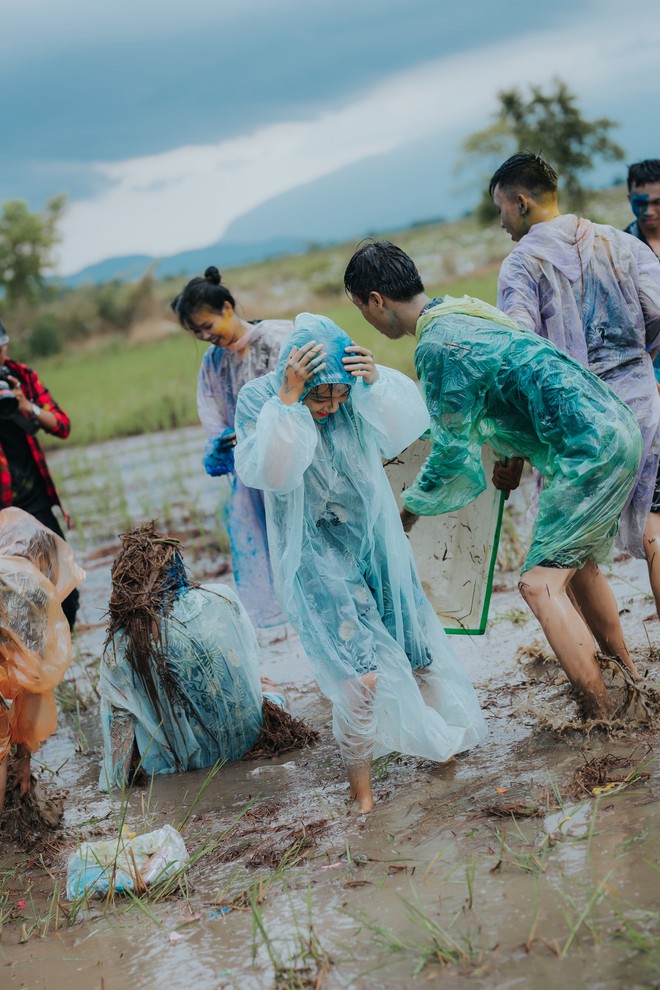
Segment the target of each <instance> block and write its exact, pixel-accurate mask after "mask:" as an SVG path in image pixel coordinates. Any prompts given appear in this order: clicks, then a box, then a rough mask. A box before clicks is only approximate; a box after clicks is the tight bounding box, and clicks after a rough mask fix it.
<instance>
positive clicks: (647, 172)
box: [628, 158, 660, 192]
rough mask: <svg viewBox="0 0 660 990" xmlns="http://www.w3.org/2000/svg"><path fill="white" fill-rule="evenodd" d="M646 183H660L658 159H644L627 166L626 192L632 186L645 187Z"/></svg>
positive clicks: (659, 161) (659, 159)
mask: <svg viewBox="0 0 660 990" xmlns="http://www.w3.org/2000/svg"><path fill="white" fill-rule="evenodd" d="M647 182H660V158H645V159H644V161H642V162H634V164H633V165H629V166H628V192H630V190H631V189H632V187H633V186H645V185H646V183H647Z"/></svg>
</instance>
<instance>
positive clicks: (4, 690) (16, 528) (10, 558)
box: [0, 508, 85, 760]
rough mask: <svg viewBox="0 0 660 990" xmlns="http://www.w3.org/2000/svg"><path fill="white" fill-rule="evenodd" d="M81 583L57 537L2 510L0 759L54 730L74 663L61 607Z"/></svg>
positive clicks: (31, 520)
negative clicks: (58, 691)
mask: <svg viewBox="0 0 660 990" xmlns="http://www.w3.org/2000/svg"><path fill="white" fill-rule="evenodd" d="M84 577H85V572H84V571H83V570H82V568H80V567H78V565H77V564H76V562H75V560H74V557H73V551H72V549H71V547H70V546H68V544H67V543H66V542H65V541H64V540H62V539H61V538H60V537H59V536H56V535H55V534H54V533H51V531H50V530H49V529H47V528H46V527H45V526H43V525H42V524H41V523H40V522H37V520H36V519H35V518H34V517H33V516H31V515H29V514H28V513H27V512H23V510H22V509H15V508H9V509H3V510H2V511H0V760H2V759H4V757H5V756H6V755H7V753H8V751H9V747H10V746H11V745H12V744H17V743H22V744H23V745H25V746H26V747H27V748H28V749H29V750H30V752H34V750H36V749H38V748H39V746H40V745H41V744H42V743H43V742H44V741H45V740H46V739H47V738H48V737H49V736H50V735H51V734H52V732H53V731H54V730H55V726H56V724H57V708H56V705H55V694H54V689H55V687H56V686H57V685H58V684H59V683H60V681H61V680H62V678H63V676H64V673H65V671H66V669H67V667H68V666H69V664H70V663H71V634H70V632H69V625H68V622H67V620H66V618H65V616H64V613H63V611H62V607H61V602H62V601H63V599H64V598H66V596H67V595H68V594H69V592H71V591H72V590H73V588H75V587H76V585H78V584H80V582H81V581H82V580H83V579H84Z"/></svg>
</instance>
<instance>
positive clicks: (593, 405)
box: [344, 241, 642, 716]
mask: <svg viewBox="0 0 660 990" xmlns="http://www.w3.org/2000/svg"><path fill="white" fill-rule="evenodd" d="M344 282H345V286H346V291H347V292H348V293H349V295H350V296H351V298H352V300H353V302H354V303H355V305H356V306H357V307H358V309H359V310H360V312H361V313H362V315H363V316H364V318H365V319H366V320H367V322H368V323H371V325H372V326H374V327H376V329H377V330H379V331H380V332H381V333H382V334H384V335H385V336H386V337H389V338H391V339H393V340H396V339H398V338H401V337H403V336H405V335H407V334H409V335H413V334H415V333H416V334H417V337H418V341H419V343H418V345H417V349H416V351H415V367H416V369H417V374H418V375H419V379H420V382H421V384H422V388H423V391H424V394H425V398H426V403H427V406H428V409H429V412H430V415H431V439H432V448H431V454H430V455H429V457H428V459H427V461H426V463H425V464H424V466H423V468H422V470H421V472H420V474H419V476H418V477H417V479H416V481H415V482H414V484H413V485H411V486H410V488H408V489H407V490H406V492H405V493H404V495H403V501H404V504H405V506H406V509H407V510H408V511H407V520H408V523H410V521H411V519H414V516H415V515H436V514H439V513H442V512H450V511H453V510H455V509H459V508H461V507H462V506H464V505H467V504H468V503H469V502H471V501H472V500H473V499H475V498H476V497H477V495H479V494H480V493H481V492H482V491H483V490H484V488H485V487H486V479H485V477H484V472H483V466H482V462H481V446H482V444H484V443H488V444H490V445H491V446H492V447H493V448H494V449H495V450H496V451H497V452H498V453H500V454H504V455H506V456H507V457H512V456H514V455H516V454H519V455H522V456H523V457H525V458H527V459H528V460H529V461H531V463H532V464H533V465H534V466H535V467H536V468H537V469H538V470H539V471H540V472H541V474H542V475H544V477H545V480H546V485H545V488H544V491H543V493H542V494H541V497H540V500H539V514H538V517H537V520H536V524H535V526H534V530H533V540H532V545H531V547H530V549H529V553H528V555H527V559H526V561H525V564H524V566H523V575H522V580H521V582H520V585H519V587H520V591H521V594H522V595H523V597H524V599H525V601H526V602H527V604H528V605H529V606H530V608H531V609H532V611H533V612H534V614H535V615H536V617H537V618H538V620H539V622H540V623H541V625H542V627H543V630H544V632H545V634H546V636H547V637H548V640H549V642H550V645H551V646H552V648H553V650H554V651H555V653H556V655H557V658H558V659H559V661H560V663H561V665H562V667H563V668H564V670H565V671H566V674H567V675H568V677H569V679H570V681H571V682H572V684H573V686H574V687H575V688H576V689H577V691H578V694H579V695H580V696H581V698H582V701H583V704H584V707H585V709H586V711H587V712H588V713H589V714H592V715H595V716H600V715H604V716H607V715H609V714H610V713H611V711H612V705H611V701H610V698H609V695H608V692H607V689H606V687H605V684H604V681H603V678H602V675H601V673H600V669H599V666H598V662H597V660H596V652H595V647H594V641H593V638H594V636H595V637H596V639H597V640H598V642H599V643H600V645H601V648H602V649H603V650H605V651H607V652H608V653H611V654H614V655H615V656H617V657H619V658H620V659H621V661H622V662H623V663H624V664H625V665H626V666H627V667H628V669H629V670H630V672H631V674H632V676H634V677H637V676H638V675H637V671H636V670H635V666H634V664H633V661H632V659H631V657H630V653H629V651H628V648H627V646H626V643H625V640H624V638H623V631H622V629H621V624H620V621H619V616H618V610H617V605H616V601H615V599H614V596H613V594H612V591H611V589H610V587H609V584H608V583H607V580H606V579H605V577H604V575H602V574H601V572H600V570H599V569H598V566H597V565H598V563H599V562H603V561H606V560H607V559H608V558H609V556H610V555H611V552H612V545H613V541H614V537H615V535H616V531H617V525H618V520H619V516H620V515H621V510H622V508H623V506H624V505H625V503H626V499H627V498H628V495H629V493H630V491H631V489H632V487H633V484H634V482H635V477H636V474H637V470H638V468H639V462H640V457H641V452H642V439H641V434H640V431H639V427H638V426H637V423H636V421H635V418H634V416H633V415H632V413H631V412H630V410H629V409H628V407H627V406H626V405H624V403H623V402H621V401H620V400H619V399H618V398H617V397H616V395H615V394H614V392H612V390H611V389H610V388H608V386H607V385H605V384H604V383H603V382H601V381H600V379H598V378H597V377H596V376H595V375H593V374H591V372H589V371H587V370H586V369H585V368H582V367H581V366H580V365H579V364H578V363H577V362H576V361H574V360H572V358H570V357H568V356H567V355H566V354H563V353H562V352H561V351H560V350H559V349H558V348H557V347H555V346H554V345H553V344H550V343H548V342H547V341H544V340H542V338H541V337H538V336H537V335H535V334H533V333H531V332H529V331H526V330H525V329H524V328H523V327H521V326H519V325H518V324H516V323H515V322H513V321H512V320H511V319H510V318H509V317H507V316H505V314H504V313H502V312H500V311H499V310H497V309H495V308H494V307H493V306H489V305H488V304H487V303H484V302H481V301H480V300H478V299H471V298H470V297H468V296H465V297H464V298H463V299H452V298H451V297H449V296H446V297H445V298H444V300H443V299H434V300H431V299H429V297H428V296H427V295H426V293H425V292H424V286H423V284H422V281H421V279H420V277H419V272H418V271H417V269H416V267H415V265H414V263H413V261H412V260H411V259H410V258H409V257H408V255H407V254H405V253H404V252H403V251H402V250H401V249H400V248H398V247H396V246H395V245H394V244H390V243H389V242H387V241H381V242H375V243H367V244H365V245H363V246H362V247H361V248H359V249H358V250H357V251H356V252H355V254H354V255H353V257H352V258H351V260H350V262H349V264H348V267H347V269H346V273H345V276H344ZM493 481H494V483H495V484H496V486H497V487H501V488H502V487H503V488H506V487H507V486H508V485H507V471H506V469H505V468H502V467H499V468H498V469H496V476H495V477H494V478H493ZM569 585H570V588H571V591H572V592H573V594H574V595H575V598H576V599H577V601H578V602H579V605H580V608H581V610H582V614H580V612H579V611H578V610H577V609H576V608H575V607H574V605H573V603H572V602H571V599H570V598H569V596H568V594H567V591H568V587H569ZM585 620H586V621H585ZM587 623H588V626H587ZM592 633H593V635H592Z"/></svg>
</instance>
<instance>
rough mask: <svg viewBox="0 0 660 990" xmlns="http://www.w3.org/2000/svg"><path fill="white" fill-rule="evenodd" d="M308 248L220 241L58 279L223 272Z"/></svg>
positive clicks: (291, 242)
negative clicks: (211, 269) (213, 268)
mask: <svg viewBox="0 0 660 990" xmlns="http://www.w3.org/2000/svg"><path fill="white" fill-rule="evenodd" d="M308 247H309V241H308V240H306V239H305V238H303V237H272V238H270V239H268V240H264V241H254V242H252V243H242V242H238V241H233V242H232V241H223V240H220V241H217V243H215V244H211V245H210V246H209V247H205V248H195V249H194V250H192V251H181V252H180V253H179V254H172V255H169V256H167V257H165V258H152V257H151V256H150V255H148V254H131V255H126V256H124V257H121V258H107V259H106V260H105V261H99V262H97V264H95V265H89V266H88V267H87V268H83V269H82V271H79V272H76V273H75V274H74V275H67V276H65V277H64V278H60V279H57V280H56V281H58V282H63V283H64V284H65V285H68V286H70V287H71V288H76V287H77V286H79V285H90V284H91V285H99V284H101V283H103V282H111V281H113V280H115V279H116V280H118V281H120V282H134V281H136V280H137V279H140V278H142V276H143V275H145V274H146V272H148V271H153V273H154V275H157V276H158V278H167V277H168V276H171V275H172V276H176V275H181V276H183V277H185V276H186V275H201V274H202V272H203V271H204V269H205V268H207V267H208V266H209V265H216V266H217V267H218V268H219V269H220V270H221V271H222V269H223V268H234V267H237V266H238V265H249V264H252V263H253V262H256V261H264V260H265V259H266V258H277V257H279V256H280V255H283V254H302V253H303V252H304V251H306V250H307V248H308Z"/></svg>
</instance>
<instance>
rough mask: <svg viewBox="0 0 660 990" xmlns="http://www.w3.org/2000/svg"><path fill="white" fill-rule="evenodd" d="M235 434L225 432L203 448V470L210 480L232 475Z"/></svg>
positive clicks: (232, 431) (209, 441)
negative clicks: (209, 476)
mask: <svg viewBox="0 0 660 990" xmlns="http://www.w3.org/2000/svg"><path fill="white" fill-rule="evenodd" d="M235 442H236V433H235V432H234V430H225V431H224V432H223V433H221V434H220V436H219V437H213V439H212V440H207V441H206V446H205V447H204V470H205V471H206V473H207V474H210V475H211V477H212V478H218V477H220V475H223V474H233V473H234V444H235Z"/></svg>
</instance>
